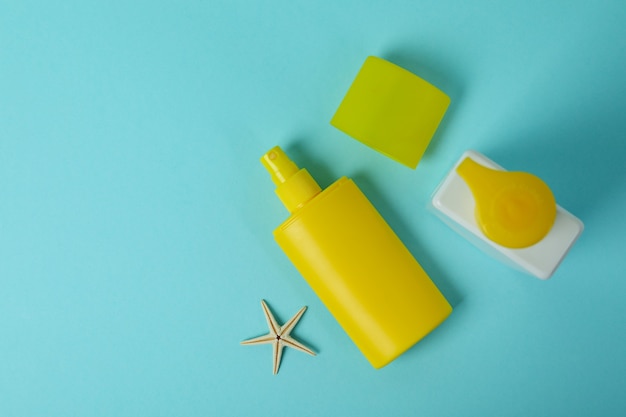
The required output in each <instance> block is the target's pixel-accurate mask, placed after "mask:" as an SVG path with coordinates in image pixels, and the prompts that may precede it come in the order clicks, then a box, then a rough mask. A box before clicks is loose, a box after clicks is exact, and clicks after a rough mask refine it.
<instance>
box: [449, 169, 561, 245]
mask: <svg viewBox="0 0 626 417" xmlns="http://www.w3.org/2000/svg"><path fill="white" fill-rule="evenodd" d="M457 173H458V174H459V175H460V176H461V177H462V178H463V179H464V180H465V182H466V183H467V185H468V186H469V188H470V190H471V191H472V194H473V195H474V200H475V201H476V221H477V222H478V224H479V226H480V228H481V230H482V231H483V233H484V234H485V236H487V237H488V238H489V239H491V240H492V241H494V242H496V243H498V244H500V245H502V246H505V247H508V248H525V247H528V246H531V245H534V244H535V243H537V242H539V241H540V240H541V239H543V238H544V237H545V236H546V235H547V234H548V232H549V231H550V229H551V228H552V225H553V224H554V219H555V218H556V201H555V199H554V195H553V194H552V191H551V190H550V188H549V187H548V186H547V185H546V183H545V182H543V181H542V180H541V179H540V178H538V177H536V176H535V175H532V174H529V173H527V172H507V171H497V170H494V169H491V168H487V167H485V166H482V165H480V164H479V163H477V162H475V161H474V160H473V159H471V158H466V159H465V160H463V162H461V164H459V166H458V167H457Z"/></svg>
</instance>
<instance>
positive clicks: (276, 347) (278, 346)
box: [273, 340, 283, 375]
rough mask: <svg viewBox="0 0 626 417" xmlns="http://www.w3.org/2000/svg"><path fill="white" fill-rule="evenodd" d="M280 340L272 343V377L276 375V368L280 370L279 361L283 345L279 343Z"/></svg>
mask: <svg viewBox="0 0 626 417" xmlns="http://www.w3.org/2000/svg"><path fill="white" fill-rule="evenodd" d="M281 341H282V340H280V341H279V340H277V341H276V343H274V346H273V347H274V375H276V374H277V373H278V368H280V360H281V358H282V356H283V345H282V343H280V342H281Z"/></svg>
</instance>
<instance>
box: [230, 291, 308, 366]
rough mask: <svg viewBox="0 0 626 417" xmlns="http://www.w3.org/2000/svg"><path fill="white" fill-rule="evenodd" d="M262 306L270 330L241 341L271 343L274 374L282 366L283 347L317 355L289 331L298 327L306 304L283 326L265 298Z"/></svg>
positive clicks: (252, 343) (259, 343) (254, 343)
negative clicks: (279, 323) (277, 320)
mask: <svg viewBox="0 0 626 417" xmlns="http://www.w3.org/2000/svg"><path fill="white" fill-rule="evenodd" d="M261 306H262V307H263V313H265V319H266V320H267V327H269V330H270V332H269V333H268V334H266V335H263V336H259V337H255V338H252V339H248V340H244V341H243V342H241V344H242V345H261V344H266V343H271V344H272V345H273V348H274V375H276V374H277V373H278V368H279V367H280V359H281V357H282V354H283V348H284V347H285V346H288V347H290V348H294V349H297V350H299V351H302V352H305V353H308V354H309V355H312V356H315V352H313V351H312V350H311V349H309V348H308V347H306V346H305V345H303V344H302V343H300V342H298V341H297V340H295V339H294V338H293V337H291V336H289V333H291V331H292V330H293V328H294V327H296V324H298V320H300V317H302V315H303V314H304V311H305V310H306V306H305V307H302V308H301V309H300V311H298V312H297V313H296V314H295V315H294V316H293V317H292V318H290V319H289V321H288V322H287V323H285V324H283V325H282V326H279V325H278V323H277V322H276V319H275V318H274V316H273V315H272V312H271V311H270V309H269V308H268V307H267V304H265V300H261Z"/></svg>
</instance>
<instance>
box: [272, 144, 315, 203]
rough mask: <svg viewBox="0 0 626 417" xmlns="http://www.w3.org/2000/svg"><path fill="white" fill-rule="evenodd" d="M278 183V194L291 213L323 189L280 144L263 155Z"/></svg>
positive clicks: (275, 181)
mask: <svg viewBox="0 0 626 417" xmlns="http://www.w3.org/2000/svg"><path fill="white" fill-rule="evenodd" d="M261 163H262V164H263V166H264V167H265V169H267V170H268V171H269V173H270V174H271V176H272V181H273V182H274V184H276V186H277V187H276V194H277V195H278V198H280V200H281V201H282V202H283V204H284V205H285V207H286V208H287V210H289V212H290V213H293V212H294V211H296V210H298V209H299V208H300V207H302V206H303V205H304V204H305V203H306V202H307V201H309V200H310V199H312V198H313V197H315V196H316V195H317V194H318V193H319V192H320V191H322V189H321V188H320V186H319V185H318V184H317V182H315V180H314V179H313V177H311V174H309V172H308V171H307V170H306V169H299V168H298V166H297V165H296V164H295V163H293V161H292V160H291V159H289V157H288V156H287V155H286V154H285V152H283V150H282V149H281V148H280V147H279V146H275V147H273V148H272V149H270V150H269V151H268V152H267V153H266V154H265V155H263V156H262V157H261Z"/></svg>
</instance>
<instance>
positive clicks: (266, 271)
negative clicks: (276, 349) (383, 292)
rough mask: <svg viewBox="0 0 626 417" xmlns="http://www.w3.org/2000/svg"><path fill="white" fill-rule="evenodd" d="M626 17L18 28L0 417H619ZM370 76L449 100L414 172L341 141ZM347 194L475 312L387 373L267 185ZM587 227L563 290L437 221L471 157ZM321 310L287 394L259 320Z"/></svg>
mask: <svg viewBox="0 0 626 417" xmlns="http://www.w3.org/2000/svg"><path fill="white" fill-rule="evenodd" d="M625 22H626V3H625V2H624V1H623V0H599V1H595V2H589V1H582V0H568V1H565V0H563V1H539V0H524V1H507V2H502V1H495V0H475V1H460V0H459V1H453V0H439V1H425V0H417V1H403V0H387V1H384V2H383V1H368V0H361V1H327V0H320V1H307V2H303V1H287V0H284V1H256V2H255V1H250V0H248V1H239V0H228V1H226V0H204V1H201V0H193V1H159V0H157V1H155V0H152V1H63V0H59V1H28V0H24V1H18V0H15V1H1V2H0V415H2V416H6V417H17V416H28V417H35V416H47V417H50V416H117V417H122V416H133V417H135V416H209V415H214V416H221V415H224V416H225V415H232V416H245V415H252V414H254V415H274V416H286V415H300V416H318V415H323V416H331V415H337V416H346V415H358V416H362V417H365V416H381V415H389V416H417V415H420V416H461V415H465V416H493V415H498V416H500V415H503V416H552V417H554V416H569V417H571V416H589V415H603V416H623V415H625V414H626V396H625V395H624V382H625V375H626V357H625V352H626V334H625V329H626V307H625V305H624V294H625V292H626V279H625V270H626V256H625V253H626V252H625V246H626V245H625V238H624V236H625V234H626V222H625V221H624V210H625V208H626V206H625V205H626V182H625V176H626V164H625V163H624V160H625V157H626V141H625V139H626V138H625V135H626V133H625V132H626V117H625V114H626V24H625ZM367 55H377V56H381V57H383V58H387V59H389V60H391V61H393V62H395V63H397V64H399V65H401V66H403V67H405V68H407V69H409V70H411V71H413V72H415V73H416V74H418V75H420V76H422V77H423V78H425V79H427V80H429V81H430V82H432V83H434V84H435V85H437V86H438V87H439V88H441V89H442V90H444V91H445V92H447V93H448V94H449V95H450V96H451V98H452V105H451V107H450V109H449V111H448V113H447V115H446V117H445V119H444V122H443V124H442V126H441V128H440V129H439V131H438V133H437V135H436V137H435V138H434V141H433V143H432V145H431V146H430V147H429V149H428V150H427V152H426V155H425V157H424V159H423V160H422V162H421V163H420V165H419V167H418V168H417V170H415V171H413V170H410V169H408V168H406V167H404V166H402V165H400V164H398V163H395V162H393V161H391V160H389V159H387V158H385V157H384V156H382V155H379V154H377V153H375V152H374V151H372V150H370V149H369V148H366V147H365V146H363V145H361V144H360V143H358V142H356V141H354V140H353V139H351V138H349V137H347V136H345V135H344V134H342V133H341V132H339V131H337V130H335V129H334V128H332V127H331V126H330V125H329V123H328V122H329V120H330V118H331V116H332V115H333V113H334V111H335V109H336V107H337V106H338V104H339V102H340V101H341V98H342V97H343V95H344V93H345V92H346V90H347V88H348V86H349V85H350V83H351V81H352V79H353V78H354V76H355V75H356V73H357V71H358V69H359V67H360V66H361V64H362V62H363V60H364V59H365V57H366V56H367ZM276 144H279V145H281V146H283V147H284V149H285V150H286V151H287V152H289V153H290V154H291V156H292V157H293V159H294V160H296V162H298V163H299V164H300V165H302V166H306V167H307V168H308V169H309V170H310V172H311V173H312V174H313V175H314V176H315V177H316V178H317V179H318V180H319V182H320V183H321V184H322V185H323V186H327V185H328V184H330V183H331V182H332V181H334V179H335V178H337V177H339V176H342V175H347V176H350V177H353V178H354V179H355V180H356V181H357V183H358V184H359V185H360V186H361V188H362V189H363V190H364V192H365V193H366V194H367V195H368V196H369V197H370V199H371V200H372V202H373V203H374V204H375V205H376V206H377V207H378V209H379V210H380V212H381V213H382V214H383V216H384V217H385V218H386V219H387V220H388V221H389V223H390V224H391V226H392V227H393V228H394V229H395V230H396V231H397V233H398V235H399V236H400V237H401V238H402V239H403V240H404V242H405V243H406V244H407V246H408V247H409V249H410V250H411V251H412V252H413V253H414V255H415V256H416V258H417V259H418V260H419V261H420V262H421V263H422V265H423V266H424V268H425V269H426V270H427V272H428V273H429V274H430V275H431V276H432V278H433V280H434V281H435V282H436V283H437V285H438V286H439V287H440V288H441V290H442V291H443V292H444V294H445V295H446V297H448V299H449V300H450V301H451V303H452V304H453V305H454V307H455V311H454V313H453V315H452V316H451V317H450V318H449V319H448V320H447V321H446V322H445V323H444V324H443V325H442V326H441V327H439V328H438V329H437V330H436V331H435V332H434V333H432V334H431V335H430V336H428V337H427V338H426V339H425V340H423V341H422V342H420V343H419V344H418V345H416V346H415V347H414V348H413V349H411V350H410V351H409V352H408V353H406V354H405V355H403V356H402V357H400V358H399V359H398V360H397V361H395V362H393V363H392V364H391V365H389V366H388V367H386V368H384V369H382V370H378V371H376V370H374V369H372V368H371V367H370V365H369V364H368V363H367V362H366V360H365V359H364V358H363V357H362V355H361V354H360V353H359V351H358V350H357V348H356V347H355V346H354V345H353V344H352V343H351V341H350V340H349V339H348V337H347V336H346V335H345V334H344V333H343V331H342V330H341V329H340V327H339V326H338V325H337V323H336V322H335V321H334V320H333V318H332V316H331V315H330V314H329V313H328V311H327V310H326V309H325V308H324V306H323V305H322V304H321V303H320V301H319V300H318V299H317V298H316V296H315V295H314V294H313V293H312V291H311V290H310V289H309V287H308V286H307V285H306V283H305V282H304V280H303V279H302V278H301V277H300V276H299V275H298V273H297V272H296V271H295V269H294V268H293V267H292V266H291V264H290V263H289V261H288V260H287V259H286V258H285V256H284V255H283V254H282V253H281V252H280V250H279V249H278V247H277V246H276V245H275V243H274V242H273V239H272V236H271V232H272V230H273V228H274V227H276V226H277V225H278V224H279V223H280V222H281V221H282V220H283V219H285V218H286V211H285V210H284V209H283V207H282V205H281V204H280V202H279V201H278V200H277V199H276V198H275V196H274V192H273V188H274V186H273V184H272V183H271V181H270V179H269V177H268V176H267V175H266V173H265V172H264V170H263V168H262V167H261V165H260V163H259V162H258V158H259V157H260V155H261V154H263V153H264V152H265V151H266V150H267V149H269V148H270V147H272V146H274V145H276ZM469 148H472V149H476V150H478V151H481V152H483V153H485V154H486V155H487V156H489V157H490V158H492V159H494V160H495V161H496V162H498V163H499V164H501V165H503V166H505V167H507V168H509V169H517V170H525V171H530V172H533V173H535V174H537V175H539V176H540V177H541V178H543V179H544V180H545V181H546V182H547V183H548V184H549V185H550V186H551V187H552V189H553V191H554V193H555V195H556V197H557V200H558V202H559V203H560V204H561V205H562V206H563V207H565V208H566V209H568V210H569V211H571V212H572V213H574V214H575V215H577V216H579V217H580V218H581V219H582V220H583V221H584V222H585V225H586V230H585V232H584V233H583V235H582V237H581V239H580V240H579V241H578V243H577V244H576V245H575V246H574V248H573V250H572V251H571V253H570V254H569V256H568V257H567V258H566V260H565V261H564V263H563V264H562V266H561V268H560V269H559V270H558V271H557V273H556V274H555V276H554V277H553V278H552V280H550V281H547V282H541V281H539V280H536V279H533V278H532V277H528V276H525V275H523V274H521V273H518V272H516V271H513V270H511V269H509V268H507V267H506V266H504V265H502V264H500V263H498V262H496V261H494V260H492V259H490V258H488V257H487V256H485V255H483V254H482V253H481V252H479V251H478V250H477V249H476V248H474V247H473V246H471V245H470V244H469V243H467V242H466V241H464V240H463V239H462V238H460V237H459V236H458V235H457V234H455V233H454V232H452V231H451V230H449V229H448V228H447V227H446V226H445V225H444V224H443V223H441V222H440V221H439V220H438V219H436V218H435V217H434V216H433V215H431V214H429V213H428V212H426V210H425V207H426V204H427V202H428V199H429V196H430V194H431V193H432V191H433V190H434V188H435V187H436V185H437V183H438V182H439V181H440V180H441V178H442V177H443V175H444V174H445V172H446V171H447V170H448V169H449V167H450V166H451V165H452V164H453V162H454V161H455V160H456V159H457V158H458V157H459V155H460V154H461V153H462V152H463V151H464V150H466V149H469ZM261 298H265V299H266V300H267V301H268V303H269V304H270V306H271V307H272V309H273V310H274V311H275V313H276V315H277V316H278V318H279V319H280V320H286V319H288V318H289V317H290V316H291V315H292V314H293V313H295V312H296V311H297V309H298V308H300V307H301V306H303V305H308V306H309V310H308V311H307V313H306V314H305V316H304V317H303V319H302V321H301V322H300V324H299V325H298V327H297V328H296V330H295V332H294V335H295V336H296V337H297V338H299V339H300V340H302V341H303V342H306V343H308V344H310V345H311V346H313V347H314V348H315V349H316V350H317V351H318V352H319V355H318V356H317V357H315V358H312V357H309V356H307V355H304V354H301V353H300V352H296V351H290V350H287V351H286V352H285V355H284V357H283V365H282V367H281V370H280V373H279V375H277V376H273V375H272V374H271V367H272V364H271V353H270V352H271V349H270V348H269V346H254V347H242V346H240V345H239V341H240V340H242V339H245V338H248V337H252V336H257V335H260V334H262V333H264V332H265V331H266V325H265V321H264V318H263V315H262V311H261V307H260V305H259V301H260V299H261Z"/></svg>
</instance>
